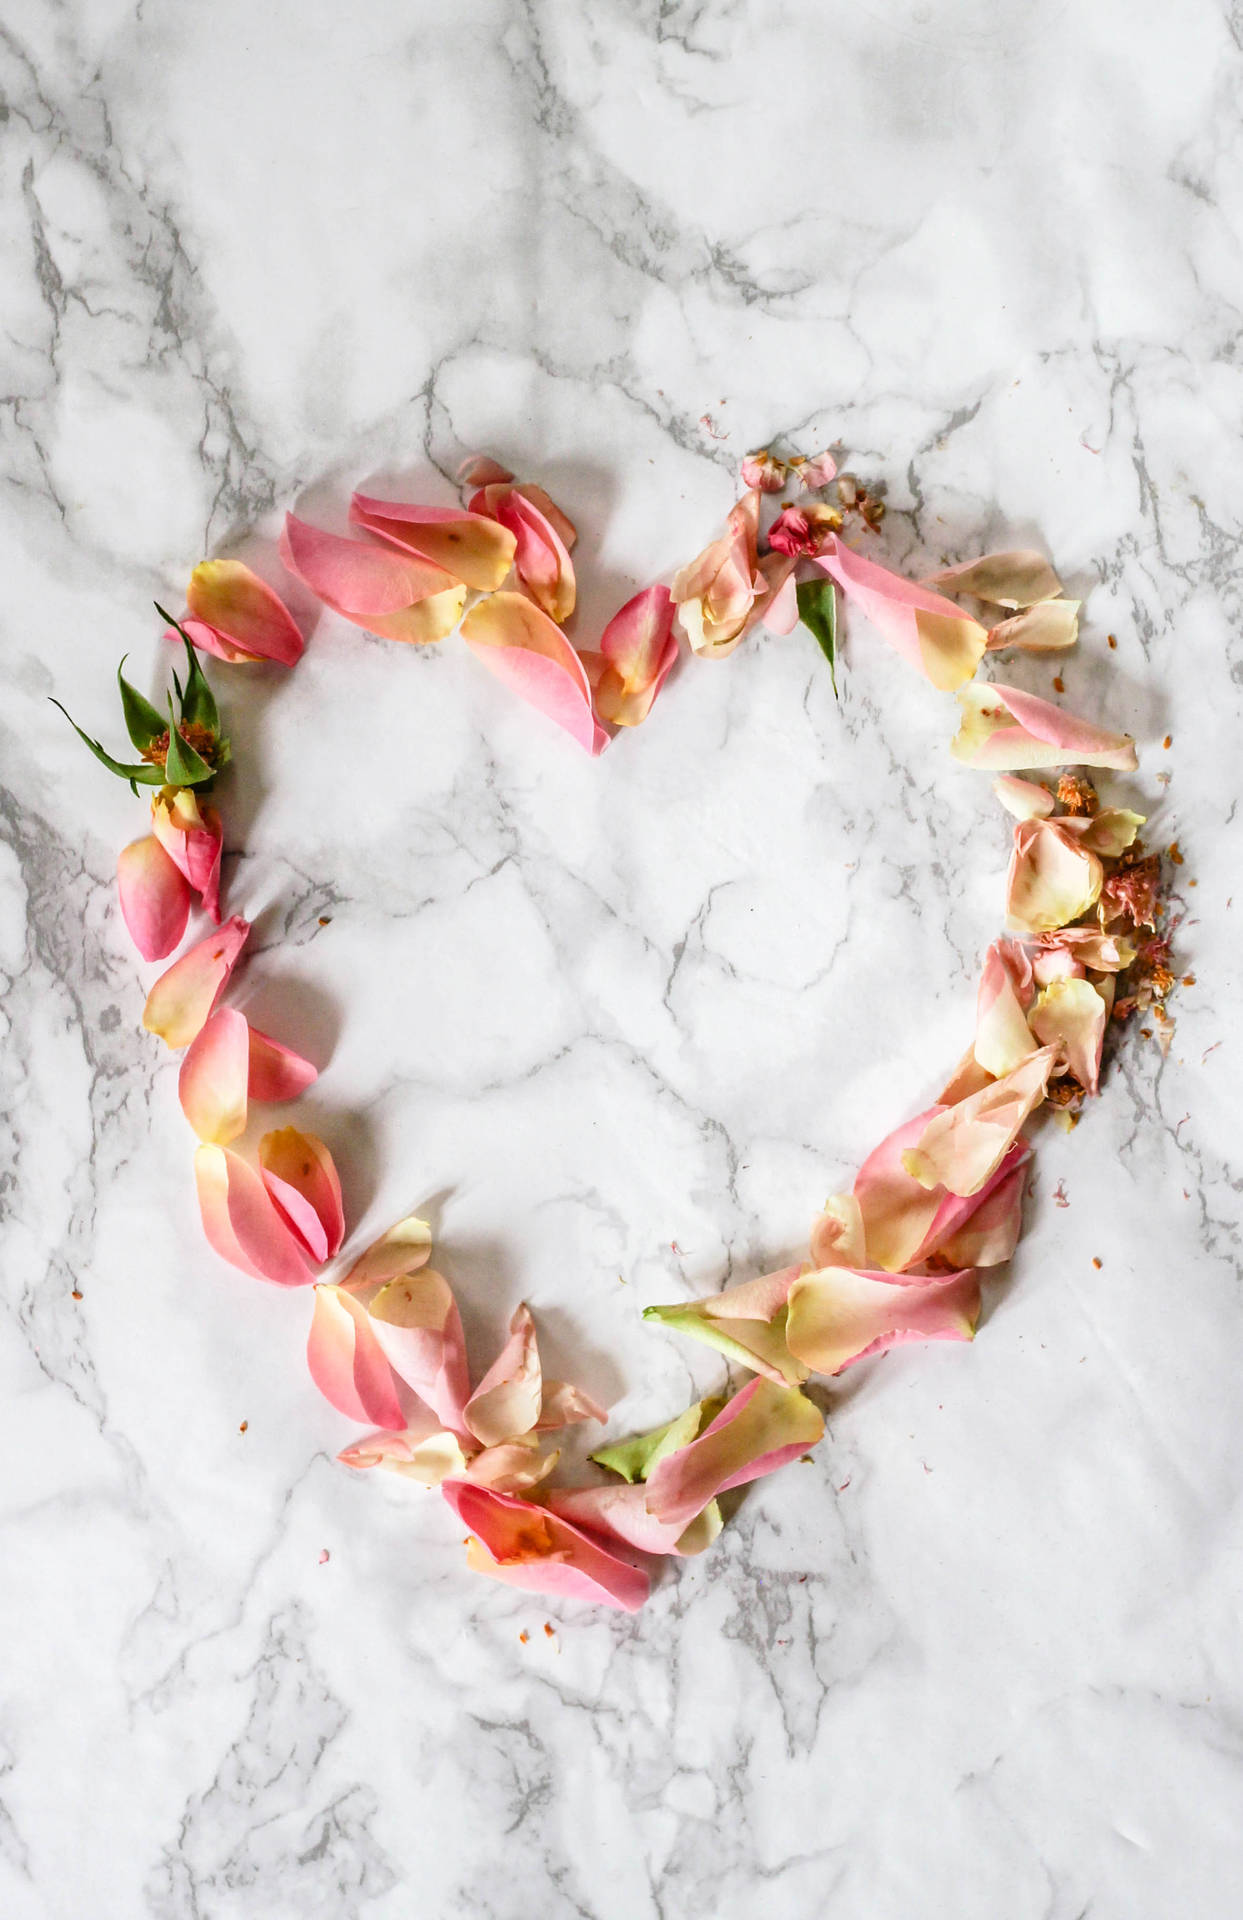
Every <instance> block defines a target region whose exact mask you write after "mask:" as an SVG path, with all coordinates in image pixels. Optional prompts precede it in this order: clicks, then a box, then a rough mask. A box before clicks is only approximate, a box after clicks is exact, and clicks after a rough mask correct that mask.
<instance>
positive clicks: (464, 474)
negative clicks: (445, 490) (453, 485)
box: [457, 453, 514, 487]
mask: <svg viewBox="0 0 1243 1920" xmlns="http://www.w3.org/2000/svg"><path fill="white" fill-rule="evenodd" d="M513 477H514V476H513V474H512V473H511V472H510V471H509V468H508V467H503V466H502V465H501V463H500V461H499V460H494V459H493V458H492V455H491V454H490V453H470V454H467V456H466V458H465V460H463V462H462V464H461V466H460V467H459V468H458V470H457V478H458V485H459V486H462V487H494V486H504V484H505V482H506V481H507V480H512V479H513Z"/></svg>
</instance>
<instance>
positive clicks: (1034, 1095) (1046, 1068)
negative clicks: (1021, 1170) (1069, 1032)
mask: <svg viewBox="0 0 1243 1920" xmlns="http://www.w3.org/2000/svg"><path fill="white" fill-rule="evenodd" d="M1056 1058H1057V1048H1056V1047H1050V1046H1046V1047H1041V1048H1040V1050H1039V1052H1037V1053H1033V1054H1031V1055H1030V1056H1029V1058H1028V1059H1026V1060H1024V1061H1023V1062H1022V1063H1021V1065H1019V1066H1017V1067H1015V1068H1014V1070H1013V1072H1011V1073H1007V1074H1006V1075H1004V1076H1003V1078H1001V1079H1000V1080H995V1081H993V1083H992V1085H991V1086H987V1087H984V1088H982V1089H981V1091H980V1092H979V1093H973V1094H971V1095H969V1097H968V1098H967V1099H966V1100H960V1101H959V1102H958V1104H957V1106H953V1107H944V1108H942V1110H941V1112H940V1113H938V1114H936V1115H934V1117H933V1118H932V1119H931V1120H929V1122H928V1124H927V1126H926V1127H925V1128H924V1130H923V1132H922V1133H921V1134H920V1136H919V1140H918V1142H917V1143H916V1145H915V1146H914V1147H911V1148H908V1149H907V1151H906V1152H904V1153H903V1155H902V1164H903V1166H904V1167H905V1169H906V1171H907V1172H908V1173H909V1174H910V1175H911V1177H912V1179H914V1180H917V1181H918V1182H919V1184H920V1186H922V1187H930V1188H931V1187H944V1188H945V1189H946V1191H947V1192H949V1193H955V1194H959V1195H961V1196H964V1197H965V1196H968V1195H970V1194H974V1193H978V1192H979V1191H980V1189H981V1188H982V1187H983V1186H984V1185H985V1184H986V1182H987V1181H989V1180H990V1179H991V1178H992V1177H993V1176H994V1175H995V1174H996V1172H997V1170H998V1168H999V1167H1000V1165H1001V1162H1002V1160H1003V1159H1004V1157H1005V1155H1006V1154H1007V1153H1008V1152H1009V1151H1010V1148H1011V1147H1012V1146H1013V1145H1014V1144H1015V1141H1016V1140H1017V1139H1018V1134H1019V1129H1020V1127H1021V1126H1022V1125H1023V1123H1024V1121H1025V1120H1026V1119H1027V1118H1028V1116H1029V1115H1030V1114H1031V1113H1032V1112H1033V1111H1034V1110H1035V1108H1036V1107H1038V1106H1039V1105H1040V1103H1041V1101H1042V1100H1043V1099H1044V1096H1045V1089H1046V1087H1047V1086H1048V1084H1049V1076H1050V1074H1051V1073H1052V1071H1053V1066H1054V1062H1055V1060H1056Z"/></svg>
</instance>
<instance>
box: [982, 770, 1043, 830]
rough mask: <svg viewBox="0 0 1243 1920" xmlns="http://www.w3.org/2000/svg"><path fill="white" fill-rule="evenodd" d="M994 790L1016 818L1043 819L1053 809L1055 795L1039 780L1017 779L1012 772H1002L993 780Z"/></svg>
mask: <svg viewBox="0 0 1243 1920" xmlns="http://www.w3.org/2000/svg"><path fill="white" fill-rule="evenodd" d="M993 792H994V793H995V794H996V795H997V798H998V799H999V800H1000V802H1001V804H1002V806H1003V807H1004V808H1005V810H1006V812H1007V813H1012V814H1013V815H1014V818H1015V819H1016V820H1043V819H1046V818H1047V817H1048V815H1049V814H1051V813H1052V811H1053V807H1054V800H1053V795H1052V794H1051V793H1050V792H1049V789H1048V788H1047V787H1042V786H1041V784H1040V782H1039V781H1038V780H1017V779H1016V778H1015V777H1014V775H1013V774H1012V773H1001V774H998V776H997V778H996V779H995V780H994V781H993Z"/></svg>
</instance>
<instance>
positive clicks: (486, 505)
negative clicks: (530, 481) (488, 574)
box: [470, 484, 576, 626]
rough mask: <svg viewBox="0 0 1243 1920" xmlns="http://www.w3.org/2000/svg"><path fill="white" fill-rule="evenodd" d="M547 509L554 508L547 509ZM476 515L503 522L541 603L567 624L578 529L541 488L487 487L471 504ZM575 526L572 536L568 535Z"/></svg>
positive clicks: (524, 577)
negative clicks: (548, 510) (573, 546)
mask: <svg viewBox="0 0 1243 1920" xmlns="http://www.w3.org/2000/svg"><path fill="white" fill-rule="evenodd" d="M546 508H552V512H551V513H550V512H547V511H546V510H545V509H546ZM470 510H471V512H472V513H475V514H479V515H481V516H485V517H487V518H490V519H493V520H498V521H499V522H500V524H501V525H502V527H505V528H507V529H508V531H509V532H510V533H511V534H512V536H513V539H514V566H515V568H516V569H517V573H518V578H519V580H520V581H521V582H522V585H523V586H524V587H525V589H526V591H527V592H528V593H529V594H530V596H531V598H532V599H533V600H534V602H535V604H536V605H537V606H538V607H539V608H540V609H541V610H542V611H543V612H544V613H546V614H547V616H548V618H549V619H550V620H554V621H556V623H557V625H558V626H560V625H562V624H563V623H564V622H565V621H566V620H568V619H569V617H570V615H571V614H572V613H573V611H574V600H575V594H576V588H575V582H574V562H573V561H572V560H571V558H570V551H569V550H570V545H571V544H572V538H573V528H572V526H570V523H569V522H568V521H567V520H566V519H565V518H564V516H563V515H562V514H560V513H559V512H558V511H557V510H556V509H555V508H553V507H552V501H551V500H549V498H548V496H547V494H546V493H544V491H543V489H542V488H539V487H522V486H508V485H504V484H501V485H496V486H489V487H485V488H484V489H483V491H482V492H481V493H477V494H476V495H475V497H474V498H473V500H472V501H471V503H470ZM554 516H555V517H554ZM567 529H568V530H569V533H570V536H571V538H570V540H569V541H567V540H566V538H565V537H564V535H565V532H566V530H567Z"/></svg>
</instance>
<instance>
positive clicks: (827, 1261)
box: [811, 1193, 867, 1267]
mask: <svg viewBox="0 0 1243 1920" xmlns="http://www.w3.org/2000/svg"><path fill="white" fill-rule="evenodd" d="M811 1264H812V1266H813V1267H865V1266H866V1265H867V1242H866V1239H865V1236H864V1231H863V1210H862V1208H861V1207H860V1205H859V1202H858V1200H857V1199H856V1198H855V1196H854V1194H853V1193H835V1194H833V1196H832V1197H831V1198H830V1199H828V1200H826V1201H825V1203H824V1212H823V1213H822V1214H820V1215H819V1216H818V1217H817V1219H816V1221H815V1223H814V1224H813V1226H812V1230H811Z"/></svg>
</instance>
